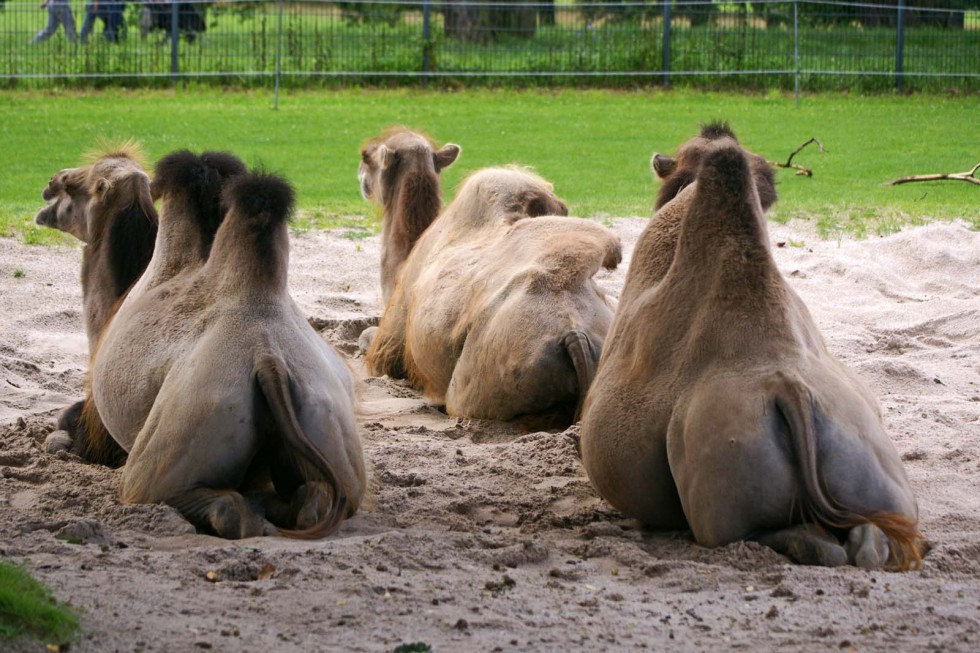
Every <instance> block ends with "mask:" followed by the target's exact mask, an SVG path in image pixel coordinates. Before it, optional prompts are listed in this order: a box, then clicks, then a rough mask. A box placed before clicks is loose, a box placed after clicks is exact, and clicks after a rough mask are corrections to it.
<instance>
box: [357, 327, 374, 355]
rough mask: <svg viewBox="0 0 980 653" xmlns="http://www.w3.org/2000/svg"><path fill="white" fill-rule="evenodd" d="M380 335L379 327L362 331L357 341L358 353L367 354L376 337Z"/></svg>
mask: <svg viewBox="0 0 980 653" xmlns="http://www.w3.org/2000/svg"><path fill="white" fill-rule="evenodd" d="M376 335H378V327H376V326H372V327H368V328H366V329H364V330H363V331H361V336H360V337H359V338H358V339H357V351H359V352H361V353H362V354H366V353H367V350H368V349H370V348H371V343H372V342H374V337H375V336H376Z"/></svg>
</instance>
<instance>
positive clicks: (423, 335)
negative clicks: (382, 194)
mask: <svg viewBox="0 0 980 653" xmlns="http://www.w3.org/2000/svg"><path fill="white" fill-rule="evenodd" d="M565 213H567V207H566V206H565V204H564V202H562V201H561V200H560V199H559V198H558V197H557V196H556V195H555V194H554V192H553V190H552V187H551V184H549V183H548V182H546V181H544V180H543V179H541V178H540V177H538V176H536V175H533V174H531V173H529V172H526V171H523V170H518V169H501V168H492V169H486V170H482V171H478V172H476V173H474V174H473V175H471V176H470V178H469V179H468V180H467V181H466V182H465V183H464V184H463V186H462V187H461V189H460V191H459V193H458V194H457V196H456V199H455V200H454V201H453V203H452V204H451V205H450V206H449V207H448V208H447V209H446V210H445V212H443V214H442V215H441V216H440V217H439V218H438V219H437V220H436V221H435V222H434V223H433V224H432V226H430V227H429V229H428V230H426V232H425V233H424V234H423V235H422V237H421V238H420V239H419V241H418V243H417V244H416V246H415V248H414V249H413V250H412V252H411V254H410V255H409V257H408V259H407V260H406V261H405V264H404V266H403V267H402V270H401V272H400V274H399V278H398V279H399V281H398V285H397V286H396V288H395V291H394V293H393V295H392V297H391V300H390V301H389V302H388V306H387V308H386V310H385V313H384V315H383V316H382V318H381V323H380V325H379V327H378V333H377V335H376V337H375V340H374V342H373V343H372V345H371V348H370V349H369V351H368V356H367V362H368V368H369V370H370V371H371V372H372V373H374V374H389V375H391V376H400V377H405V376H407V377H408V378H410V379H411V380H412V381H413V383H414V384H415V386H416V387H419V388H421V389H422V390H423V391H424V392H425V393H426V394H427V395H428V396H430V397H431V398H433V399H434V400H436V401H445V403H446V408H447V410H448V412H449V413H450V414H451V415H459V416H464V417H479V418H489V419H499V420H511V419H515V418H521V417H532V416H533V417H543V416H545V415H550V416H552V417H554V419H555V422H556V423H563V424H567V423H568V422H569V421H570V420H571V418H572V416H573V414H574V411H575V409H576V407H577V405H578V403H579V401H580V399H581V396H582V395H583V394H584V393H585V391H586V389H587V388H588V385H589V383H590V382H591V379H592V374H593V371H594V369H595V362H596V360H597V359H598V357H599V353H600V352H601V350H602V343H603V340H604V339H605V334H606V331H607V329H608V328H609V323H610V320H611V318H612V309H611V308H610V306H609V303H608V302H607V301H606V299H605V297H604V296H603V294H602V292H601V291H600V290H599V289H598V287H597V286H596V285H595V283H594V281H593V279H592V277H593V275H594V274H596V272H598V270H599V268H600V267H607V268H614V267H615V266H616V265H617V264H618V263H619V261H620V258H621V252H620V245H619V239H618V238H617V237H616V236H615V235H614V234H612V233H611V232H609V231H608V230H607V229H605V228H603V227H601V226H599V225H597V224H595V223H593V222H590V221H587V220H580V219H576V218H567V217H563V216H564V214H565Z"/></svg>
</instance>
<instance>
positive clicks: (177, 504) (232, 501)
mask: <svg viewBox="0 0 980 653" xmlns="http://www.w3.org/2000/svg"><path fill="white" fill-rule="evenodd" d="M167 503H168V504H170V505H171V506H173V507H174V508H176V509H177V510H178V511H179V512H180V514H182V515H183V516H184V517H185V518H186V519H187V520H188V521H189V522H191V523H192V524H194V525H195V526H197V527H198V528H201V529H203V530H208V531H211V532H213V533H214V534H216V535H218V536H219V537H223V538H226V539H229V540H238V539H242V538H246V537H257V536H259V535H265V534H267V533H266V531H267V530H268V528H267V527H269V526H271V524H269V523H268V522H267V521H266V520H265V519H264V517H263V516H262V515H260V514H259V513H257V512H256V511H255V510H254V509H253V508H252V507H251V506H250V505H249V502H248V501H247V500H246V499H245V497H244V496H242V495H241V494H239V493H238V492H234V491H232V490H212V489H209V488H198V489H196V490H190V491H189V492H186V493H185V494H183V495H181V496H179V497H176V498H174V499H171V500H169V501H167ZM273 529H274V527H273Z"/></svg>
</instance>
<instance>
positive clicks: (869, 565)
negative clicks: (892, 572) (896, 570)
mask: <svg viewBox="0 0 980 653" xmlns="http://www.w3.org/2000/svg"><path fill="white" fill-rule="evenodd" d="M844 549H845V550H846V551H847V559H848V561H849V562H850V563H851V564H852V565H854V566H855V567H861V568H862V569H881V568H882V567H884V566H885V563H887V562H888V555H889V553H890V550H889V546H888V536H887V535H885V534H884V532H882V530H881V529H880V528H878V527H877V526H875V525H874V524H861V525H860V526H855V527H854V528H852V529H851V530H850V532H849V533H848V534H847V542H846V543H845V544H844Z"/></svg>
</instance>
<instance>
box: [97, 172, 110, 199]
mask: <svg viewBox="0 0 980 653" xmlns="http://www.w3.org/2000/svg"><path fill="white" fill-rule="evenodd" d="M111 188H112V183H111V182H110V181H109V180H108V179H106V178H105V177H103V178H102V179H100V180H99V181H97V182H96V183H95V194H96V195H98V196H99V199H104V198H105V196H106V194H107V193H108V192H109V190H110V189H111Z"/></svg>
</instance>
